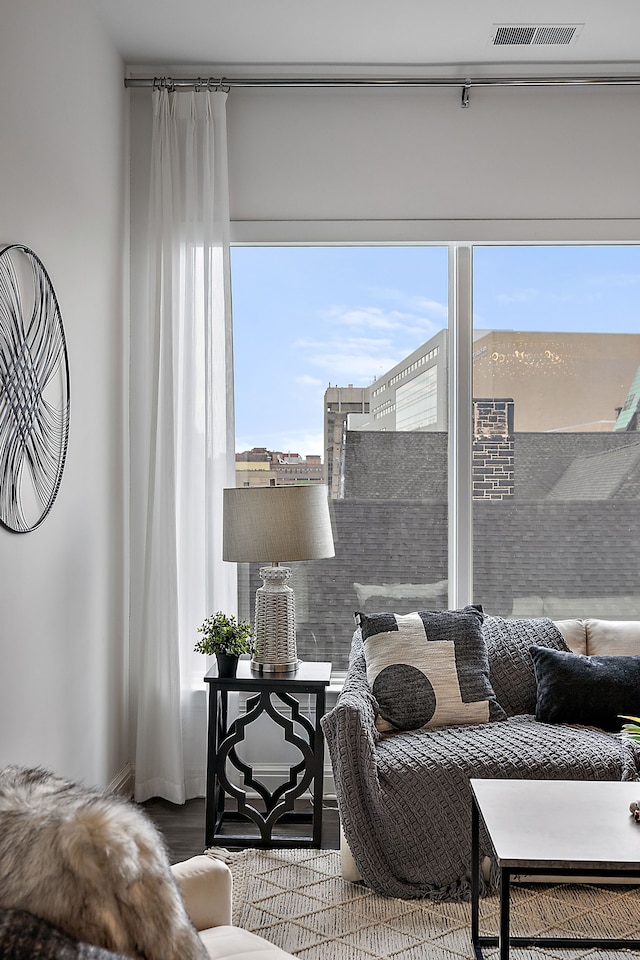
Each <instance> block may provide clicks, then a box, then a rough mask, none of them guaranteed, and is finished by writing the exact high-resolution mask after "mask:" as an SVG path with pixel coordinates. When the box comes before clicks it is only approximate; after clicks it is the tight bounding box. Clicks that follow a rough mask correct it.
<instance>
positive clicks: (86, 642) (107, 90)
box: [0, 0, 129, 785]
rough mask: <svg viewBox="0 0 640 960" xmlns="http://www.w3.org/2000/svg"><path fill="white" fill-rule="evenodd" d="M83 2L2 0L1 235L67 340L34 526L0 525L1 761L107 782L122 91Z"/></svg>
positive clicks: (121, 683)
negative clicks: (26, 256) (58, 421)
mask: <svg viewBox="0 0 640 960" xmlns="http://www.w3.org/2000/svg"><path fill="white" fill-rule="evenodd" d="M122 76H123V71H122V63H121V61H120V58H119V57H118V55H117V54H116V52H115V50H114V48H113V46H112V44H111V43H110V41H109V40H108V39H107V38H106V36H105V34H104V32H103V30H102V28H101V27H100V25H99V24H98V22H97V20H96V19H95V15H94V14H93V12H92V10H91V8H90V5H89V4H87V3H86V2H84V0H5V2H4V3H3V7H2V28H1V30H0V87H1V89H2V91H3V95H2V98H1V99H0V131H1V146H0V184H1V188H0V244H1V245H2V246H4V245H5V244H7V243H16V242H19V243H24V244H26V245H27V246H29V247H31V248H32V249H33V250H35V252H36V253H37V254H38V256H39V257H40V258H41V259H42V260H43V262H44V264H45V266H46V268H47V270H48V272H49V275H50V277H51V279H52V282H53V285H54V288H55V290H56V293H57V296H58V300H59V303H60V308H61V312H62V317H63V323H64V327H65V333H66V338H67V346H68V351H69V364H70V382H71V424H70V436H69V448H68V456H67V462H66V467H65V471H64V476H63V479H62V485H61V487H60V491H59V494H58V497H57V500H56V502H55V504H54V506H53V509H52V511H51V513H50V514H49V516H48V518H47V519H46V520H45V521H44V523H43V525H42V526H41V527H40V528H39V529H38V530H36V531H35V532H33V533H28V534H23V535H16V534H11V533H9V532H7V531H6V530H4V529H0V571H1V575H0V616H1V618H2V628H1V633H0V766H2V765H4V764H6V763H9V762H14V763H19V764H29V765H30V764H42V765H44V766H46V767H48V768H51V769H53V770H55V771H56V772H57V773H58V774H61V775H64V776H70V777H74V778H80V779H83V780H85V781H86V782H88V783H96V784H99V785H105V784H107V783H109V782H110V781H111V780H113V779H115V778H116V777H117V775H118V774H120V772H121V771H122V770H123V769H124V768H125V767H126V764H127V762H128V760H129V751H128V742H127V730H128V700H127V685H128V644H127V634H126V627H127V587H126V583H127V576H128V570H127V560H126V523H127V498H126V490H127V487H126V482H125V472H126V469H127V464H126V454H125V451H126V450H127V439H126V431H125V426H124V425H125V423H126V420H127V412H126V401H125V390H124V384H125V380H126V362H127V338H126V337H125V336H124V322H123V316H124V314H123V304H124V302H125V296H124V294H125V279H126V276H127V271H128V266H127V267H125V264H128V251H127V246H126V240H125V236H126V235H125V221H126V202H127V176H126V167H127V164H126V149H127V148H126V135H127V130H128V125H127V98H126V92H125V91H124V88H123V82H122Z"/></svg>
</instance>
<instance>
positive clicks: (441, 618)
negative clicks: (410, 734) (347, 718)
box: [356, 606, 505, 732]
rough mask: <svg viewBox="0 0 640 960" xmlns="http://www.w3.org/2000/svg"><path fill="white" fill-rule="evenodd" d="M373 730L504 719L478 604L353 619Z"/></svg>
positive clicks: (370, 615)
mask: <svg viewBox="0 0 640 960" xmlns="http://www.w3.org/2000/svg"><path fill="white" fill-rule="evenodd" d="M356 619H357V620H358V622H359V623H360V628H361V631H362V639H363V641H364V655H365V661H366V665H367V680H368V681H369V685H370V687H371V689H372V691H373V695H374V697H375V698H376V700H377V702H378V707H379V714H378V715H377V717H376V727H377V728H378V730H381V731H383V732H385V731H389V730H417V729H420V728H422V727H444V726H449V725H451V724H471V723H487V722H488V721H489V720H503V719H504V718H505V713H504V711H503V709H502V707H501V706H500V705H499V704H498V702H497V700H496V697H495V694H494V692H493V689H492V687H491V683H490V682H489V661H488V657H487V647H486V644H485V640H484V636H483V633H482V621H483V613H482V607H480V606H467V607H464V608H463V609H462V610H419V611H416V612H415V613H408V614H405V615H401V614H394V613H376V614H368V615H367V614H364V613H358V614H356Z"/></svg>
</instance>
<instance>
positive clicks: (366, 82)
mask: <svg viewBox="0 0 640 960" xmlns="http://www.w3.org/2000/svg"><path fill="white" fill-rule="evenodd" d="M124 85H125V87H155V88H166V89H168V90H171V91H176V92H178V91H182V90H230V89H232V88H233V87H282V88H286V87H289V88H298V87H461V89H462V99H461V106H463V107H467V106H469V91H470V90H471V88H472V87H559V86H627V87H635V86H639V85H640V76H634V75H629V76H624V75H618V76H575V77H573V76H566V77H562V76H556V77H553V76H549V77H547V76H533V77H476V78H471V77H467V78H464V77H415V76H414V77H411V76H407V77H225V76H220V75H218V76H215V77H126V78H125V81H124Z"/></svg>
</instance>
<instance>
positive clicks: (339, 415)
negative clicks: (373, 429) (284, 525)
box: [324, 383, 369, 498]
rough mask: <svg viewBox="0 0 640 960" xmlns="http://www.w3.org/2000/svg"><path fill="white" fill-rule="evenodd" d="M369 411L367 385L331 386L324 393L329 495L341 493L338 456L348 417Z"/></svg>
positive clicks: (340, 455)
mask: <svg viewBox="0 0 640 960" xmlns="http://www.w3.org/2000/svg"><path fill="white" fill-rule="evenodd" d="M368 413H369V388H368V387H354V386H353V384H352V383H350V384H349V385H348V386H346V387H337V386H335V387H332V386H331V384H329V386H328V388H327V389H326V390H325V393H324V456H325V481H326V483H327V486H328V487H329V494H330V496H331V497H334V498H337V497H339V496H340V477H341V458H342V449H343V441H344V431H345V430H346V426H347V417H349V416H350V415H353V414H360V415H363V414H368Z"/></svg>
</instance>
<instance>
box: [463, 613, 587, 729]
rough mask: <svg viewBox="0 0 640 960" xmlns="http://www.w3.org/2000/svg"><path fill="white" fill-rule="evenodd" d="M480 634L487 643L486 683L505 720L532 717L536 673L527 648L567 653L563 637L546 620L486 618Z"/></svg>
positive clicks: (551, 621)
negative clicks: (491, 689)
mask: <svg viewBox="0 0 640 960" xmlns="http://www.w3.org/2000/svg"><path fill="white" fill-rule="evenodd" d="M482 630H483V632H484V638H485V640H486V643H487V656H488V658H489V680H490V681H491V686H492V687H493V692H494V693H495V695H496V699H497V701H498V703H499V704H500V706H501V707H502V708H503V709H504V712H505V713H506V715H507V716H508V717H515V716H517V715H518V714H520V713H535V709H536V696H537V688H536V672H535V669H534V666H533V659H532V657H531V653H530V652H529V651H530V648H531V647H532V646H533V645H534V644H535V645H537V646H539V647H548V648H549V649H551V650H564V651H565V652H568V651H569V647H568V646H567V643H566V641H565V639H564V637H563V636H562V634H561V633H560V631H559V630H558V628H557V627H556V625H555V623H554V622H553V620H549V619H548V618H547V617H531V618H527V619H522V620H507V619H505V618H504V617H485V618H484V623H483V625H482Z"/></svg>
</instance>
